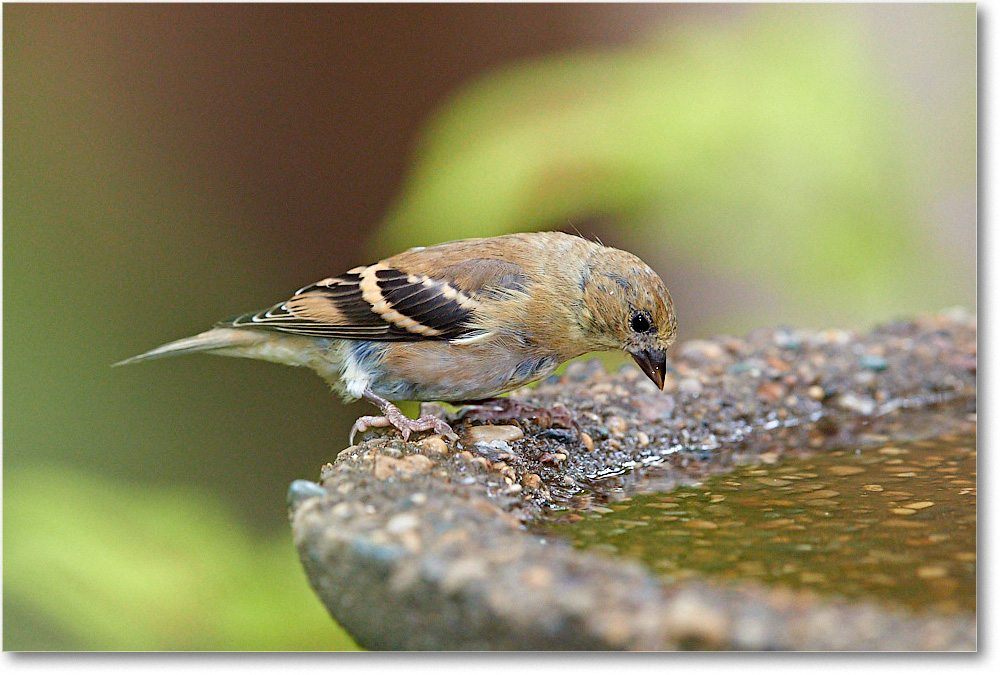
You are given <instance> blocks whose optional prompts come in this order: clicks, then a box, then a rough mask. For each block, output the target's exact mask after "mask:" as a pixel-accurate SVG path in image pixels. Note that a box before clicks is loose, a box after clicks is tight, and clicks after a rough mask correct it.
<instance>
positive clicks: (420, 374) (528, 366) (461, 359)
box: [368, 341, 560, 401]
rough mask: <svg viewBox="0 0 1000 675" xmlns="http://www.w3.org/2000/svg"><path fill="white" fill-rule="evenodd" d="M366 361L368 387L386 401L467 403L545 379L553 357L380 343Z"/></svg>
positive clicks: (492, 348)
mask: <svg viewBox="0 0 1000 675" xmlns="http://www.w3.org/2000/svg"><path fill="white" fill-rule="evenodd" d="M369 358H370V367H369V368H368V371H369V373H370V380H369V385H368V386H369V387H370V388H371V389H372V391H374V392H375V393H376V394H378V395H379V396H382V397H384V398H387V399H389V400H397V401H398V400H411V401H470V400H477V399H483V398H489V397H492V396H497V395H499V394H503V393H505V392H508V391H511V390H512V389H516V388H517V387H520V386H523V385H525V384H528V383H530V382H534V381H535V380H537V379H539V378H542V377H545V376H546V375H548V374H550V373H551V372H552V371H554V370H555V369H556V367H558V365H559V363H560V360H559V359H558V357H556V356H554V355H547V354H544V355H536V354H528V353H526V352H524V351H522V350H518V349H512V348H510V347H509V346H505V345H502V344H497V343H485V344H465V345H463V344H452V343H449V342H443V341H442V342H405V343H399V342H396V343H383V344H382V345H380V346H379V348H378V350H377V351H376V352H372V354H371V357H369Z"/></svg>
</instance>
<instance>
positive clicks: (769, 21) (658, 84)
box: [3, 4, 976, 649]
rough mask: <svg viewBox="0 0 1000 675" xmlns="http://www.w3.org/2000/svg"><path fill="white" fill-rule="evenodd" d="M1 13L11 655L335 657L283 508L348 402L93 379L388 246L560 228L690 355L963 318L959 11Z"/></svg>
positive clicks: (146, 8) (341, 427)
mask: <svg viewBox="0 0 1000 675" xmlns="http://www.w3.org/2000/svg"><path fill="white" fill-rule="evenodd" d="M3 19H4V47H3V49H4V52H3V53H4V137H3V140H4V150H5V152H4V207H3V218H4V342H3V347H4V375H5V379H4V431H3V433H4V485H5V488H6V489H5V490H4V626H5V628H4V638H5V640H4V647H5V649H329V648H348V647H350V646H351V643H350V641H349V639H347V638H346V637H345V636H344V635H342V634H340V633H338V632H337V631H336V629H335V627H333V626H332V624H331V623H330V621H329V619H328V617H327V616H326V615H325V614H324V612H323V610H322V608H321V607H320V606H319V603H318V601H317V600H316V599H315V598H314V597H312V595H311V592H310V591H309V589H308V587H307V586H306V582H305V579H304V576H303V575H302V573H301V570H300V569H299V568H298V563H297V561H296V560H295V553H294V550H293V548H292V546H291V542H290V536H289V535H288V532H287V524H286V521H285V512H284V494H285V490H286V488H287V486H288V484H289V483H290V482H291V481H292V480H294V479H296V478H303V477H304V478H315V477H316V476H317V475H318V471H319V467H320V466H321V465H322V464H323V463H324V462H327V461H330V460H332V459H333V458H334V456H335V454H336V452H337V451H339V450H340V449H342V448H343V447H344V446H345V445H346V440H347V430H348V429H349V427H350V423H351V422H352V421H353V419H354V418H355V417H356V416H357V415H358V414H362V413H367V409H366V408H365V406H364V405H363V404H354V405H352V406H344V405H342V404H341V403H340V402H339V401H338V400H337V399H336V398H335V397H333V396H331V395H330V393H329V392H328V391H327V389H326V385H324V384H323V383H322V381H321V380H319V379H318V378H317V377H315V376H314V375H312V374H311V373H306V372H298V371H295V370H293V369H290V368H284V367H280V366H275V365H272V364H265V363H258V362H251V361H243V360H230V359H221V358H213V357H201V356H199V357H191V358H187V359H178V360H173V361H159V362H155V363H151V364H143V365H141V366H135V367H129V368H127V369H111V368H110V364H111V363H113V362H115V361H118V360H120V359H122V358H124V357H127V356H131V355H133V354H136V353H139V352H142V351H145V350H147V349H149V348H151V347H154V346H156V345H159V344H161V343H163V342H167V341H169V340H172V339H175V338H179V337H183V336H186V335H190V334H193V333H197V332H200V331H202V330H204V329H206V328H207V327H209V326H210V325H211V324H212V323H213V322H214V321H216V320H217V319H221V318H223V317H225V316H229V315H233V314H236V313H239V312H243V311H247V310H253V309H258V308H262V307H265V306H267V305H269V304H271V303H273V302H276V301H279V300H281V299H283V298H285V297H286V296H287V295H288V294H290V293H291V292H292V291H294V290H295V289H296V288H298V287H300V286H303V285H305V284H307V283H311V282H313V281H315V280H317V279H320V278H323V277H325V276H329V275H331V274H336V273H339V272H341V271H343V270H345V269H347V268H349V267H352V266H354V265H357V264H361V263H364V262H370V261H371V260H373V259H375V257H377V256H378V255H381V254H385V253H391V252H393V251H394V250H396V249H398V248H400V247H402V246H409V245H413V244H418V243H431V242H432V241H444V240H448V239H455V238H460V237H463V236H478V235H489V234H501V233H503V232H506V231H514V230H525V229H541V228H553V227H558V228H562V229H566V230H567V231H573V230H574V229H576V230H579V231H580V232H581V233H583V234H585V235H587V236H597V237H600V238H601V239H602V240H603V241H604V242H605V243H608V244H610V245H618V246H621V247H624V248H628V249H629V250H632V251H633V252H635V253H637V254H638V255H640V256H641V257H643V258H645V259H646V260H647V261H649V262H650V263H651V264H652V265H653V267H654V268H656V269H657V270H658V271H659V272H660V273H661V275H662V276H663V277H664V280H665V281H666V283H667V286H668V287H669V288H670V289H671V291H672V293H673V295H674V299H675V302H676V304H677V309H678V316H679V319H680V322H681V338H682V339H689V338H694V337H699V336H705V335H708V334H710V333H714V332H720V331H725V332H740V331H744V330H747V329H749V328H752V327H754V326H759V325H772V324H775V323H789V324H801V323H808V324H810V325H819V326H842V325H856V326H858V327H865V326H867V325H868V324H870V323H873V322H876V321H879V320H882V319H888V318H891V317H892V316H896V315H898V314H905V313H912V312H916V311H935V310H937V309H940V308H942V307H944V306H947V305H949V304H956V303H961V304H965V305H966V306H970V307H974V305H975V298H976V295H975V294H976V288H975V278H976V268H975V250H976V249H975V236H976V229H975V228H976V223H975V218H976V201H975V200H976V192H975V177H976V165H975V157H976V154H975V152H976V126H975V122H976V117H975V112H976V108H975V106H976V74H975V73H976V71H975V66H976V15H975V6H974V5H954V6H941V5H938V6H908V7H890V6H881V5H880V6H867V7H846V6H844V7H839V8H830V7H814V8H808V7H792V6H787V7H786V8H780V7H779V8H776V7H769V6H731V5H694V4H692V5H645V4H642V5H601V4H586V5H537V4H526V5H384V4H380V5H280V6H279V5H5V6H4V9H3ZM744 71H746V72H744ZM746 73H751V74H752V76H751V77H748V76H746ZM123 580H127V581H125V582H124V583H123ZM154 617H155V618H154ZM164 617H166V619H164Z"/></svg>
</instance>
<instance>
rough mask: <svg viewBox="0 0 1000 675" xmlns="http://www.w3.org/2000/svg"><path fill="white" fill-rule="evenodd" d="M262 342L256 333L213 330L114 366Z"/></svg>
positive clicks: (163, 346) (222, 329)
mask: <svg viewBox="0 0 1000 675" xmlns="http://www.w3.org/2000/svg"><path fill="white" fill-rule="evenodd" d="M260 340H261V336H260V335H259V334H258V333H256V331H247V330H239V329H236V328H213V329H212V330H208V331H205V332H204V333H199V334H198V335H194V336H192V337H187V338H183V339H181V340H174V341H173V342H168V343H167V344H165V345H161V346H159V347H157V348H156V349H150V350H149V351H148V352H145V353H144V354H139V355H137V356H133V357H130V358H127V359H125V360H123V361H119V362H118V363H115V364H113V365H114V366H125V365H128V364H130V363H138V362H139V361H152V360H153V359H162V358H165V357H168V356H181V355H183V354H194V353H196V352H210V351H215V350H218V349H231V348H234V347H237V348H238V347H249V346H252V345H254V344H257V343H258V342H260Z"/></svg>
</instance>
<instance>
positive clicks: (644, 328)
mask: <svg viewBox="0 0 1000 675" xmlns="http://www.w3.org/2000/svg"><path fill="white" fill-rule="evenodd" d="M631 326H632V330H634V331H635V332H636V333H648V332H649V331H651V330H653V322H652V321H651V320H650V318H649V314H646V313H645V312H636V313H635V314H633V315H632V320H631Z"/></svg>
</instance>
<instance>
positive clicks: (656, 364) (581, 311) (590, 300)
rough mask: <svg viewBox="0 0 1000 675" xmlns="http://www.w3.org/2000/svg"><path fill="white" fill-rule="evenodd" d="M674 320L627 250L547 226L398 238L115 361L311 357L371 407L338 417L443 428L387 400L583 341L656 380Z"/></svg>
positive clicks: (558, 359) (507, 377)
mask: <svg viewBox="0 0 1000 675" xmlns="http://www.w3.org/2000/svg"><path fill="white" fill-rule="evenodd" d="M676 333H677V321H676V318H675V317H674V310H673V302H672V301H671V298H670V293H669V292H667V289H666V287H665V286H664V284H663V281H662V280H661V279H660V277H659V276H657V275H656V273H655V272H653V270H652V269H650V268H649V267H648V266H647V265H646V264H645V263H644V262H642V261H641V260H640V259H639V258H637V257H636V256H634V255H632V254H631V253H627V252H625V251H620V250H618V249H614V248H610V247H607V246H603V245H601V244H597V243H594V242H592V241H588V240H586V239H583V238H581V237H577V236H573V235H568V234H563V233H561V232H534V233H522V234H511V235H505V236H500V237H491V238H486V239H463V240H460V241H452V242H448V243H444V244H437V245H435V246H428V247H418V248H412V249H410V250H408V251H405V252H403V253H400V254H398V255H394V256H392V257H390V258H386V259H385V260H382V261H380V262H377V263H375V264H373V265H366V266H362V267H355V268H354V269H351V270H348V271H347V272H346V273H344V274H342V275H340V276H336V277H329V278H326V279H323V280H322V281H318V282H316V283H315V284H312V285H309V286H305V287H304V288H301V289H299V290H298V291H297V292H296V293H295V294H294V295H293V296H292V297H291V298H290V299H288V300H285V301H284V302H281V303H279V304H276V305H274V306H272V307H270V308H268V309H264V310H261V311H259V312H253V313H250V314H241V315H240V316H237V317H235V318H233V319H229V320H226V321H222V322H219V323H218V324H216V325H215V327H214V328H212V329H211V330H208V331H206V332H204V333H201V334H199V335H195V336H193V337H189V338H184V339H182V340H177V341H175V342H171V343H169V344H165V345H163V346H161V347H157V348H156V349H153V350H151V351H148V352H146V353H145V354H140V355H139V356H134V357H132V358H129V359H126V360H124V361H121V362H120V363H117V364H115V365H123V364H127V363H134V362H137V361H146V360H150V359H157V358H161V357H164V356H175V355H179V354H190V353H193V352H208V353H212V354H219V355H221V356H240V357H245V358H252V359H262V360H264V361H274V362H277V363H283V364H286V365H291V366H305V367H308V368H311V369H313V370H315V371H316V372H317V373H318V374H319V375H320V377H322V378H323V379H325V380H326V381H327V382H328V383H330V384H331V385H332V386H333V388H334V389H335V390H336V391H338V392H339V393H340V394H341V395H342V396H343V397H344V399H345V400H356V399H358V398H365V399H367V400H369V401H371V402H372V403H374V404H375V405H376V406H378V407H379V409H380V410H381V413H382V414H381V415H379V416H364V417H361V418H360V419H358V421H357V422H355V424H354V427H353V428H352V429H351V442H353V438H354V434H355V433H356V432H358V431H364V430H366V429H368V428H370V427H385V426H390V425H391V426H393V427H395V428H397V429H399V431H400V432H401V433H402V436H403V438H404V439H408V438H409V436H410V434H411V433H412V432H416V431H429V430H433V431H435V432H438V433H451V428H450V427H449V425H448V424H447V423H445V422H444V421H443V420H441V419H439V418H437V417H434V416H430V415H427V416H423V417H420V418H418V419H415V420H414V419H410V418H408V417H406V416H405V415H403V413H402V412H401V411H400V410H399V408H397V407H396V406H395V405H393V404H392V403H391V401H401V400H403V401H447V402H452V403H467V402H483V401H484V400H487V399H491V398H493V397H496V396H499V395H500V394H503V393H506V392H509V391H511V390H513V389H516V388H518V387H521V386H523V385H526V384H528V383H530V382H534V381H535V380H538V379H541V378H543V377H546V376H547V375H549V374H551V373H552V371H554V370H555V369H556V367H557V366H559V364H561V363H563V362H564V361H567V360H569V359H572V358H575V357H577V356H581V355H583V354H586V353H588V352H593V351H603V350H614V349H620V350H624V351H626V352H628V353H629V354H631V356H632V358H633V359H635V362H636V363H637V364H638V365H639V367H640V368H641V369H642V371H643V372H644V373H646V375H647V376H649V378H650V379H651V380H652V381H653V382H654V383H655V384H656V385H657V386H658V387H660V388H662V387H663V379H664V373H665V370H666V350H667V348H668V347H669V346H670V344H671V343H672V342H673V341H674V337H675V335H676Z"/></svg>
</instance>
